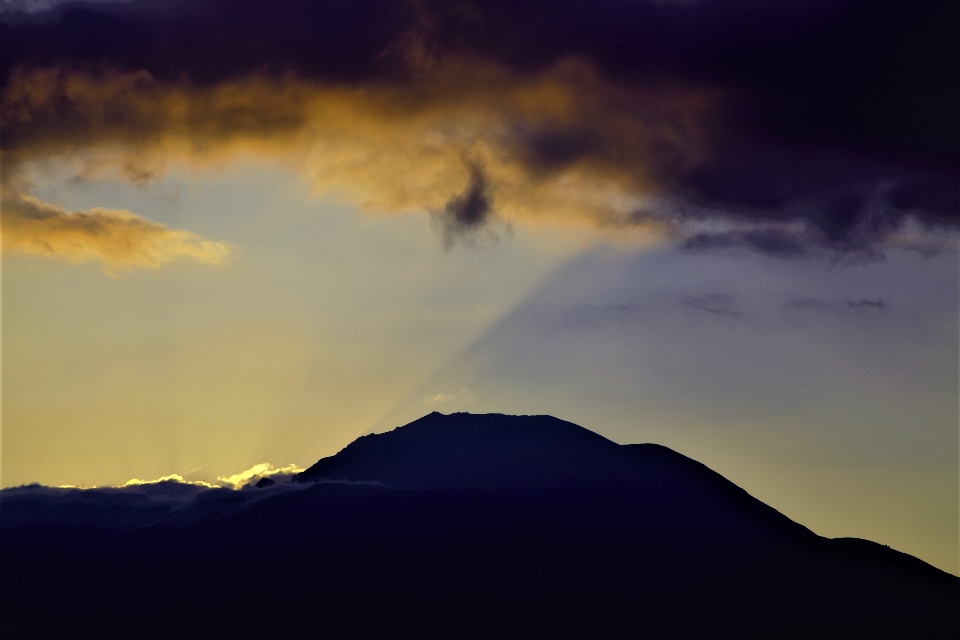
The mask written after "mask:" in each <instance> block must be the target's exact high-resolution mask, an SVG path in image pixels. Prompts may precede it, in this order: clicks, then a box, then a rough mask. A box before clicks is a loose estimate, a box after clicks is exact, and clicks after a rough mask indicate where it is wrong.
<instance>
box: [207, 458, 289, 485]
mask: <svg viewBox="0 0 960 640" xmlns="http://www.w3.org/2000/svg"><path fill="white" fill-rule="evenodd" d="M301 471H303V469H301V468H300V467H298V466H297V465H295V464H289V465H287V466H285V467H274V466H273V465H272V464H270V463H269V462H261V463H259V464H255V465H253V466H252V467H250V468H249V469H247V470H246V471H241V472H240V473H235V474H233V475H232V476H220V477H218V478H217V482H219V483H221V485H222V486H226V487H228V488H232V489H243V488H244V487H247V486H252V485H255V484H256V483H257V482H258V481H260V480H261V479H263V478H269V479H270V480H273V481H274V482H289V481H290V479H291V478H293V476H294V475H296V474H298V473H300V472H301Z"/></svg>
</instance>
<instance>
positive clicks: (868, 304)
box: [847, 298, 887, 311]
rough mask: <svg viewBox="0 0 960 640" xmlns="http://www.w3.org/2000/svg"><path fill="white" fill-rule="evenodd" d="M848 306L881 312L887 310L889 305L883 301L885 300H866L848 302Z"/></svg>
mask: <svg viewBox="0 0 960 640" xmlns="http://www.w3.org/2000/svg"><path fill="white" fill-rule="evenodd" d="M847 306H848V307H852V308H854V309H863V308H867V309H876V310H878V311H880V310H883V309H886V308H887V303H886V302H884V301H883V298H877V299H876V300H870V299H868V298H864V299H862V300H847Z"/></svg>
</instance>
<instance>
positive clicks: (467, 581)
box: [0, 413, 960, 638]
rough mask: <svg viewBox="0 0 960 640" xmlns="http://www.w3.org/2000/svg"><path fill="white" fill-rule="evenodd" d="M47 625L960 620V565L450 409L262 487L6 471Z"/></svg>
mask: <svg viewBox="0 0 960 640" xmlns="http://www.w3.org/2000/svg"><path fill="white" fill-rule="evenodd" d="M0 508H2V511H0V513H2V518H0V531H2V535H3V540H2V543H3V544H2V547H0V548H2V551H0V553H2V556H0V557H2V560H3V568H4V578H3V585H2V586H3V590H4V592H3V594H0V595H2V596H3V597H4V598H5V602H7V603H10V604H11V609H10V610H11V611H13V612H14V613H13V615H11V616H9V617H8V619H7V621H6V623H5V624H7V625H8V626H9V628H11V629H15V630H18V631H19V632H20V633H21V634H24V635H31V636H33V637H37V636H38V634H39V636H40V637H43V636H44V635H55V634H56V633H58V632H61V631H75V630H77V629H80V628H88V629H90V630H95V631H96V632H97V633H99V634H100V635H101V636H110V635H111V634H114V635H117V636H124V637H129V635H128V631H129V629H130V628H131V625H133V626H134V627H135V628H137V629H138V632H137V633H136V634H135V635H137V636H138V637H148V636H156V637H170V636H171V635H172V636H174V637H183V636H185V635H186V636H194V635H196V636H207V637H209V636H211V635H212V636H213V637H218V636H221V635H222V636H226V635H236V634H237V633H249V632H251V631H252V630H253V629H262V630H271V631H278V630H282V631H284V632H296V633H316V632H317V629H322V630H323V634H324V635H332V636H334V637H337V636H341V635H373V636H377V637H384V636H396V635H403V634H406V633H409V634H411V635H414V636H418V637H422V636H424V635H442V636H444V637H450V636H454V637H460V636H465V635H477V636H484V637H489V636H491V635H496V636H523V637H529V636H537V637H539V636H546V637H557V636H584V635H589V636H591V637H627V636H629V637H636V636H648V637H706V636H709V637H733V638H744V637H764V638H769V637H777V638H789V637H798V638H799V637H818V638H832V637H836V638H841V637H843V638H846V637H873V638H876V637H891V638H893V637H917V638H927V637H929V638H937V637H944V638H947V637H950V638H952V637H956V636H957V633H958V632H960V625H958V595H960V591H958V581H957V579H956V578H955V577H953V576H950V575H949V574H945V573H943V572H941V571H939V570H937V569H935V568H933V567H931V566H929V565H927V564H925V563H923V562H921V561H920V560H917V559H916V558H913V557H911V556H907V555H905V554H901V553H898V552H896V551H893V550H891V549H888V548H886V547H883V546H881V545H877V544H874V543H871V542H868V541H863V540H854V539H841V540H828V539H824V538H821V537H819V536H817V535H815V534H814V533H812V532H810V531H809V530H808V529H806V528H805V527H803V526H802V525H800V524H798V523H795V522H793V521H791V520H790V519H788V518H786V517H785V516H783V515H782V514H780V513H779V512H777V511H776V510H775V509H773V508H771V507H769V506H767V505H765V504H763V503H762V502H760V501H758V500H756V499H754V498H753V497H751V496H750V495H748V494H747V493H746V492H745V491H743V490H742V489H740V488H739V487H737V486H736V485H734V484H732V483H730V482H729V481H727V480H726V479H724V478H723V477H722V476H720V475H718V474H716V473H715V472H713V471H711V470H710V469H708V468H707V467H705V466H703V465H701V464H700V463H698V462H695V461H693V460H691V459H689V458H686V457H684V456H682V455H680V454H678V453H676V452H674V451H672V450H670V449H667V448H665V447H661V446H658V445H650V444H644V445H618V444H616V443H614V442H611V441H609V440H607V439H605V438H603V437H601V436H599V435H597V434H595V433H593V432H590V431H588V430H586V429H583V428H582V427H579V426H577V425H574V424H571V423H568V422H564V421H562V420H557V419H556V418H551V417H549V416H523V417H520V416H503V415H495V414H494V415H470V414H453V415H449V416H445V415H442V414H439V413H433V414H430V415H428V416H425V417H423V418H421V419H420V420H417V421H415V422H413V423H410V424H409V425H406V426H404V427H400V428H397V429H395V430H394V431H391V432H388V433H384V434H376V435H369V436H364V437H362V438H359V439H358V440H356V441H354V442H353V443H351V444H350V445H349V446H347V447H346V448H344V449H343V450H342V451H340V452H339V453H338V454H336V455H334V456H331V457H329V458H324V459H322V460H320V461H319V462H317V463H316V464H315V465H313V466H312V467H310V468H309V469H307V470H306V471H304V472H303V473H301V474H299V475H298V476H295V477H294V478H293V481H292V482H289V483H271V482H263V483H258V484H257V488H253V487H250V488H248V489H245V490H239V491H235V490H227V489H203V488H198V487H194V486H185V485H179V484H177V483H159V484H157V485H153V486H150V487H146V488H137V489H136V490H135V491H133V490H123V489H99V490H86V491H78V490H74V491H63V490H54V489H48V488H42V487H32V488H30V487H27V488H20V489H14V490H5V491H4V492H3V497H2V503H0Z"/></svg>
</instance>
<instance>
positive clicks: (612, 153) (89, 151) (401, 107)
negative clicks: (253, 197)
mask: <svg viewBox="0 0 960 640" xmlns="http://www.w3.org/2000/svg"><path fill="white" fill-rule="evenodd" d="M713 101H714V96H712V95H711V94H710V93H709V92H705V91H699V90H691V89H686V90H680V89H676V88H657V89H638V88H627V87H621V86H618V85H616V84H613V83H611V82H609V81H605V80H603V79H602V78H600V77H599V76H598V74H597V73H596V72H595V71H594V70H593V69H592V68H591V67H590V66H589V65H586V64H584V63H579V62H575V61H568V62H566V63H562V64H560V65H558V66H557V67H555V68H552V69H550V70H548V71H545V72H543V73H540V74H536V75H533V76H530V77H525V76H524V77H520V76H517V75H515V74H511V73H507V72H505V71H503V70H501V69H498V68H496V67H494V66H490V65H483V64H478V63H470V62H467V61H452V62H448V63H445V64H443V65H436V66H434V67H431V68H430V69H427V70H425V71H424V72H423V74H422V76H421V77H420V78H419V79H418V80H415V81H412V82H407V83H404V84H402V85H401V84H390V83H367V84H364V85H360V86H356V85H342V86H341V85H323V84H318V83H315V82H311V81H307V80H303V79H294V78H288V79H286V80H269V79H266V78H263V77H257V76H251V77H248V78H246V79H242V80H233V81H229V82H222V83H220V84H217V85H213V86H208V87H196V86H190V85H188V84H184V83H180V84H177V83H169V82H161V81H158V80H154V79H153V78H151V77H150V76H149V75H147V74H146V73H142V72H141V73H132V74H109V73H108V74H101V75H99V76H96V77H94V76H91V75H86V74H78V73H68V72H65V71H62V70H56V69H47V70H41V71H34V72H31V73H25V72H21V73H18V74H15V76H14V77H13V79H12V81H11V83H10V85H9V86H8V89H7V92H6V96H5V100H4V103H3V112H2V113H3V116H4V122H5V125H4V127H5V129H6V131H5V134H6V135H5V140H6V142H5V144H6V153H7V158H8V160H10V161H12V163H13V165H14V166H18V167H20V166H24V165H26V164H28V163H32V162H38V161H43V160H48V159H51V158H65V157H71V156H72V157H83V158H84V159H85V160H84V162H85V164H84V169H83V171H84V173H85V174H86V175H88V176H96V175H102V174H105V173H112V174H120V175H123V176H125V177H126V178H127V179H129V180H131V181H134V182H143V181H146V180H149V179H150V178H151V177H153V176H156V175H159V174H162V173H163V171H164V169H165V167H166V166H167V165H168V164H169V163H170V162H174V161H176V162H187V163H190V164H192V165H194V166H201V165H211V164H213V165H217V164H222V163H226V162H229V161H230V160H231V159H232V158H235V157H237V156H239V155H244V154H247V155H254V156H259V157H263V156H267V157H272V158H275V159H277V160H278V161H282V162H285V163H289V164H290V165H291V166H293V167H295V168H296V169H297V170H298V171H300V172H301V174H302V176H303V178H304V180H306V181H307V182H308V183H309V184H310V185H311V186H312V187H313V188H314V189H315V190H316V191H317V192H318V193H332V194H334V195H337V196H339V197H341V198H343V199H345V200H347V201H350V202H352V203H354V204H356V205H357V206H359V207H360V208H362V209H365V210H369V211H374V212H379V213H391V212H408V211H420V212H433V213H434V215H436V216H439V217H440V218H441V219H442V218H443V216H444V215H445V212H450V211H455V210H456V207H453V206H452V204H455V203H456V202H457V198H458V197H459V198H462V197H463V196H464V195H466V194H467V191H468V190H469V189H470V188H475V187H476V184H477V177H478V176H482V177H483V181H482V185H483V187H484V189H487V190H488V191H489V193H485V194H480V195H483V197H485V198H486V199H487V201H488V203H489V206H488V207H485V208H484V209H483V210H480V211H478V213H479V214H480V215H477V216H475V217H472V218H471V217H467V218H465V224H461V225H460V227H470V226H476V227H480V226H482V225H483V224H485V223H486V222H488V221H489V220H490V219H491V218H493V217H494V216H505V217H507V218H525V219H528V218H552V219H566V220H571V219H572V220H581V221H589V222H592V223H601V224H620V223H622V222H623V221H624V220H625V216H627V215H628V214H629V212H630V211H632V210H634V209H636V208H637V206H638V205H639V204H640V203H641V202H643V201H644V199H645V198H649V197H650V196H654V195H656V194H657V193H658V191H659V187H658V178H657V174H658V173H659V172H660V171H661V168H662V167H663V166H665V165H670V164H673V165H676V166H678V167H680V166H689V165H691V164H692V163H694V162H695V161H696V158H697V156H698V153H699V140H700V137H701V132H700V127H701V120H702V119H703V118H704V117H705V116H706V114H707V113H708V112H709V108H710V106H711V104H712V103H713ZM585 123H588V124H585ZM441 221H442V220H441ZM461 222H463V221H461ZM447 228H455V227H449V226H448V227H447Z"/></svg>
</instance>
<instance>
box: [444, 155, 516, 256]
mask: <svg viewBox="0 0 960 640" xmlns="http://www.w3.org/2000/svg"><path fill="white" fill-rule="evenodd" d="M464 165H465V166H466V168H467V172H468V173H469V176H470V177H469V180H468V182H467V186H466V188H465V189H464V191H463V193H461V194H459V195H456V196H453V197H452V198H450V200H448V201H447V203H446V204H445V205H444V206H443V209H440V210H438V211H434V213H433V220H434V224H435V225H436V226H437V227H438V228H439V229H440V231H441V233H442V234H443V242H444V245H445V246H447V247H448V248H449V247H451V246H453V245H454V244H455V243H457V242H462V243H465V244H472V243H474V242H476V241H477V240H478V239H480V237H481V234H482V235H483V237H485V238H487V239H490V240H496V239H497V238H498V230H497V229H496V228H495V226H494V225H495V224H496V223H497V222H500V221H499V220H495V218H496V213H495V212H494V210H493V199H492V195H491V193H490V187H489V185H488V184H487V175H486V172H485V171H484V168H483V164H481V163H480V162H479V161H477V160H469V159H468V160H465V161H464Z"/></svg>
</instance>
